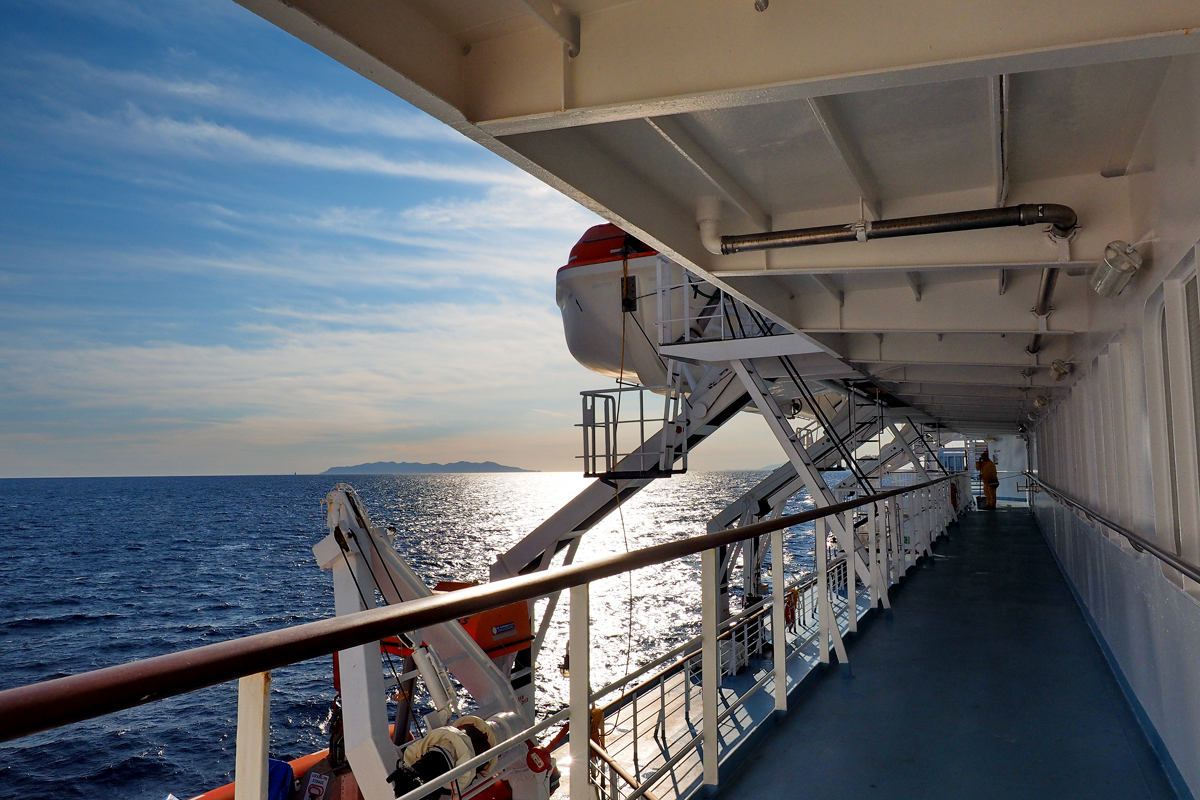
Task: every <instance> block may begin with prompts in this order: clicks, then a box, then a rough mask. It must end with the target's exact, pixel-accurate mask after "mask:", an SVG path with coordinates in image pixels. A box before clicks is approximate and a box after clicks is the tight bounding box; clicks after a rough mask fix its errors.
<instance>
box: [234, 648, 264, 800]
mask: <svg viewBox="0 0 1200 800" xmlns="http://www.w3.org/2000/svg"><path fill="white" fill-rule="evenodd" d="M270 746H271V673H270V672H259V673H257V674H255V675H247V676H246V677H244V678H240V679H239V680H238V725H237V750H236V752H235V755H234V759H235V761H234V768H233V779H234V787H233V797H234V800H266V798H267V769H268V767H267V758H268V751H269V749H270Z"/></svg>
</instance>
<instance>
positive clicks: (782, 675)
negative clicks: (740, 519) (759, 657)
mask: <svg viewBox="0 0 1200 800" xmlns="http://www.w3.org/2000/svg"><path fill="white" fill-rule="evenodd" d="M786 582H787V572H786V570H785V569H784V553H783V530H782V529H780V530H776V531H772V532H771V652H772V655H773V659H772V660H773V662H774V669H775V710H776V711H787V624H786V622H785V620H784V608H783V606H784V601H785V598H784V590H785V589H786V588H787V587H786V586H785V583H786Z"/></svg>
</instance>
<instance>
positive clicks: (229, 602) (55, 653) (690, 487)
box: [0, 472, 813, 800]
mask: <svg viewBox="0 0 1200 800" xmlns="http://www.w3.org/2000/svg"><path fill="white" fill-rule="evenodd" d="M765 474H766V473H762V472H720V473H689V474H687V475H680V476H676V477H673V478H671V479H669V480H660V481H656V482H655V483H654V484H652V485H651V486H650V487H649V488H647V489H645V490H643V491H642V492H641V493H640V494H638V495H636V496H634V497H633V498H631V499H629V500H627V501H626V502H625V503H624V504H623V506H622V508H621V513H619V514H618V513H613V514H611V515H610V516H609V517H608V518H607V519H606V520H604V521H603V522H602V523H601V524H600V525H598V526H597V527H596V528H594V529H593V530H592V531H591V532H590V533H588V534H587V536H586V537H585V538H584V540H583V544H582V546H581V547H580V551H579V554H578V556H577V558H576V560H577V561H579V562H583V561H587V560H589V559H594V558H598V557H600V556H603V555H608V554H611V553H619V552H624V551H625V550H626V549H636V548H640V547H647V546H650V545H654V544H660V543H663V542H667V541H672V540H675V539H679V538H683V537H688V536H695V535H698V534H701V533H704V532H705V527H706V524H707V522H708V520H709V519H710V518H711V517H712V516H713V515H714V514H716V513H717V512H718V511H720V510H721V509H722V508H724V507H725V505H726V504H728V503H729V502H731V501H732V500H735V499H737V497H739V496H740V495H741V494H742V493H743V492H745V491H746V490H747V489H748V488H750V487H751V486H753V485H754V484H755V483H757V482H758V481H759V480H761V479H762V478H763V477H764V476H765ZM339 480H345V481H347V482H349V483H351V484H352V485H353V486H354V487H355V488H356V489H357V490H358V492H359V494H360V495H361V497H362V498H363V500H364V502H365V503H366V506H367V509H368V511H369V513H370V514H371V515H372V517H373V518H374V520H375V521H376V523H391V524H393V525H395V527H396V529H397V531H398V536H397V540H396V545H397V547H398V548H399V549H400V551H401V553H402V554H403V556H404V557H405V558H406V559H408V561H409V563H410V564H411V565H412V566H413V568H414V569H415V570H416V571H417V573H418V574H420V575H422V576H423V577H424V578H425V579H426V581H427V582H428V583H429V584H430V585H433V584H434V583H436V582H437V581H439V580H459V581H486V580H487V578H488V567H489V565H490V564H491V563H492V562H493V561H494V560H495V557H496V555H497V554H498V553H502V552H504V551H505V550H507V549H508V548H509V547H510V546H512V545H513V544H515V543H516V542H517V541H519V540H520V539H521V538H522V537H524V536H525V535H526V534H528V533H529V532H530V531H532V530H533V529H534V528H535V527H536V526H537V525H538V524H540V523H541V522H542V521H544V520H545V519H546V518H547V517H549V516H550V514H552V513H553V512H554V511H555V510H557V509H558V508H559V507H561V506H562V505H563V504H564V503H565V502H567V501H568V500H569V499H570V498H572V497H573V496H574V495H575V494H577V493H578V492H579V491H580V490H581V489H582V488H583V487H584V486H585V485H586V483H587V482H586V481H585V480H584V479H582V478H581V477H579V476H578V475H577V474H570V473H507V474H467V475H361V476H348V477H337V478H335V477H331V476H320V475H316V476H249V477H181V478H80V479H37V480H0V530H2V531H3V537H2V541H3V543H4V547H5V551H6V552H5V557H4V559H2V560H0V689H7V688H11V687H15V686H22V685H25V684H29V683H34V682H37V681H43V680H48V679H51V678H56V677H61V676H64V675H70V674H74V673H78V672H83V671H86V670H91V669H96V668H99V667H103V666H109V665H112V664H121V663H125V662H128V661H132V660H135V659H140V658H147V657H150V656H155V655H160V654H163V653H169V652H173V651H176V650H182V649H185V648H190V647H198V646H201V645H205V644H210V643H212V642H217V641H222V640H225V639H232V638H236V637H239V636H247V635H250V634H255V633H261V632H264V631H269V630H273V629H276V628H281V627H285V626H290V625H298V624H301V623H305V622H311V621H313V620H318V619H323V618H325V617H329V616H332V615H333V608H334V605H333V589H332V581H331V579H330V575H329V573H325V572H322V571H321V570H320V569H318V567H317V565H316V563H315V561H314V559H313V556H312V549H311V548H312V545H313V544H315V543H316V542H317V541H319V540H320V539H321V538H322V537H324V536H325V535H326V534H327V532H328V531H327V530H326V527H325V517H324V512H323V510H322V508H321V502H320V501H321V500H322V499H323V498H324V497H325V494H326V493H327V492H328V491H329V490H330V489H331V488H332V487H333V486H334V484H335V483H337V482H338V481H339ZM807 507H811V504H810V503H809V502H808V500H807V498H806V496H804V495H800V496H798V497H796V498H793V500H792V502H791V505H790V506H789V508H788V511H789V512H793V511H800V510H803V509H804V508H807ZM812 548H813V538H812V528H811V525H809V526H807V527H803V528H797V529H793V530H792V531H790V532H788V534H787V546H786V548H785V549H786V550H787V551H788V555H787V560H786V564H787V569H788V571H789V573H792V574H799V573H802V572H807V571H809V570H810V569H811V566H812ZM699 571H700V564H699V557H693V558H689V559H683V560H680V561H677V562H673V563H671V564H667V565H663V566H658V567H652V568H647V569H644V570H640V571H638V572H635V573H633V576H632V580H630V579H629V578H628V577H626V576H618V577H614V578H610V579H607V580H604V581H600V582H597V583H596V584H593V586H592V595H591V596H592V600H591V603H592V619H593V630H592V644H593V652H592V661H593V673H592V676H593V677H592V681H593V685H597V686H598V685H602V684H604V683H607V682H609V681H611V680H613V679H615V678H617V677H619V676H620V675H623V674H625V672H626V669H627V668H629V669H635V668H637V667H638V666H639V665H640V664H643V663H646V662H647V661H649V660H651V659H652V658H653V657H655V656H656V655H659V654H661V653H663V652H665V651H667V650H669V649H670V648H671V647H673V646H675V645H676V644H678V643H680V642H682V641H684V640H686V639H687V638H690V637H691V636H694V635H696V634H697V633H698V632H699V603H700V586H699ZM733 593H734V594H735V595H736V594H737V590H736V588H735V590H734V592H733ZM543 607H544V602H543V603H541V604H539V611H540V609H541V608H543ZM737 607H738V604H737V601H736V600H735V601H734V608H735V610H736V608H737ZM631 611H632V613H631ZM567 613H568V603H567V597H566V593H564V596H563V602H561V603H560V605H559V608H558V611H557V613H556V615H555V620H554V623H553V625H552V626H551V628H550V630H549V632H548V634H547V637H546V643H545V645H544V649H543V651H542V655H541V657H540V658H539V663H538V665H537V666H538V669H537V676H538V695H537V698H538V708H539V711H540V712H541V713H543V714H544V713H550V712H552V711H554V710H557V709H558V708H561V707H562V705H563V704H565V701H566V698H567V680H566V679H565V678H564V677H563V676H562V674H561V672H560V670H559V665H560V663H561V661H562V657H563V654H564V650H565V647H566V640H567ZM333 697H334V690H333V684H332V666H331V660H330V659H329V658H319V659H314V660H312V661H308V662H305V663H302V664H296V665H293V666H290V667H287V668H284V669H279V670H276V671H275V672H274V673H272V692H271V754H272V756H273V757H275V758H283V759H292V758H296V757H298V756H301V755H305V754H307V753H310V752H313V751H316V750H320V749H322V748H324V747H325V746H326V745H327V738H328V721H329V715H330V706H331V702H332V700H333ZM236 719H237V686H236V682H233V683H228V684H224V685H220V686H215V687H211V688H208V689H204V690H201V691H197V692H192V693H190V694H186V695H182V696H179V697H174V698H170V699H167V700H164V701H162V702H158V703H152V704H148V705H144V706H140V707H137V708H133V709H129V710H126V711H122V712H119V713H116V714H111V715H108V716H105V717H100V718H97V719H92V720H88V721H85V722H81V723H77V724H75V725H70V726H67V727H65V728H60V729H57V730H53V731H47V732H44V733H40V734H36V735H34V736H29V737H26V738H24V739H19V740H17V741H13V742H8V743H5V744H2V745H0V797H43V798H96V797H108V798H150V799H152V800H161V798H163V797H165V796H166V795H167V793H168V792H170V793H174V794H175V795H177V796H178V797H181V798H187V797H192V796H194V795H196V794H199V793H200V792H202V791H205V790H207V789H210V788H214V787H216V786H219V785H221V784H224V783H227V782H228V781H230V780H232V779H233V765H234V742H235V738H236Z"/></svg>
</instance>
